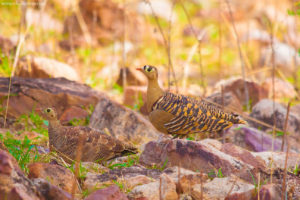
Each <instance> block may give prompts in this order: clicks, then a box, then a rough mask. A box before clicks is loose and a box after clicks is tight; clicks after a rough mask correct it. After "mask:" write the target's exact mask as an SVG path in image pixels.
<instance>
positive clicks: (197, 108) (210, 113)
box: [137, 65, 246, 137]
mask: <svg viewBox="0 0 300 200" xmlns="http://www.w3.org/2000/svg"><path fill="white" fill-rule="evenodd" d="M137 70H140V71H142V72H143V73H144V74H145V75H146V77H147V79H148V88H147V110H148V112H149V120H150V121H151V123H152V124H153V125H154V127H155V128H156V129H157V130H159V131H161V132H163V133H165V134H172V135H174V136H175V137H177V136H183V135H187V134H191V133H204V132H208V133H212V132H220V131H222V130H225V129H228V128H229V127H231V126H232V125H233V124H246V122H245V121H244V120H242V119H239V118H238V115H236V114H229V113H225V112H223V111H221V110H219V109H218V108H216V107H214V106H211V105H208V104H207V103H206V102H205V101H204V100H196V99H193V98H190V97H187V96H184V95H179V94H173V93H170V92H164V91H163V90H162V89H161V88H160V86H159V84H158V72H157V68H156V67H153V66H149V65H145V66H144V67H143V68H137Z"/></svg>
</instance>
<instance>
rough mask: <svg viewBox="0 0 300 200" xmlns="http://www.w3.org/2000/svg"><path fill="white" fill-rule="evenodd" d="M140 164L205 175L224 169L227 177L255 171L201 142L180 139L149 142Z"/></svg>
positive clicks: (223, 171)
mask: <svg viewBox="0 0 300 200" xmlns="http://www.w3.org/2000/svg"><path fill="white" fill-rule="evenodd" d="M140 163H141V164H144V165H146V166H153V165H158V166H163V165H166V166H167V167H168V166H180V167H183V168H186V169H190V170H193V171H196V170H198V171H201V172H205V173H208V172H211V171H212V170H214V169H220V168H222V173H223V174H224V175H226V176H227V175H229V174H231V173H235V174H236V173H243V172H245V171H244V170H252V169H253V167H252V166H250V165H248V164H246V163H244V162H242V161H241V160H239V159H236V158H234V157H232V156H230V155H228V154H225V153H223V152H221V151H219V150H218V149H216V148H214V147H213V146H210V145H208V144H205V143H202V142H201V141H200V142H196V141H188V140H179V139H173V140H164V141H160V142H157V141H152V142H149V143H148V144H146V146H145V149H144V151H143V152H142V154H141V156H140Z"/></svg>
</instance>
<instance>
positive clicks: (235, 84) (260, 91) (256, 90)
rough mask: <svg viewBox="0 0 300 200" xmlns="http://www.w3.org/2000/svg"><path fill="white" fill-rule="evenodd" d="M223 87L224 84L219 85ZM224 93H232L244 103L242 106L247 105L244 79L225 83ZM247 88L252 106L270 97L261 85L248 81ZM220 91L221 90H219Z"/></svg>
mask: <svg viewBox="0 0 300 200" xmlns="http://www.w3.org/2000/svg"><path fill="white" fill-rule="evenodd" d="M219 85H222V83H219ZM223 85H224V92H225V93H226V92H232V93H233V94H234V95H235V96H236V97H237V98H238V99H239V100H240V102H241V103H242V105H246V98H245V86H244V85H245V84H244V81H243V79H233V80H228V81H225V82H224V83H223ZM246 86H247V89H248V96H249V100H251V105H252V106H253V105H255V104H256V103H257V102H258V101H260V100H261V99H263V98H267V97H268V92H267V90H266V89H265V88H263V87H261V86H260V85H259V84H257V83H255V82H253V81H248V80H247V81H246ZM219 91H220V90H219Z"/></svg>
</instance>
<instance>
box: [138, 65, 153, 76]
mask: <svg viewBox="0 0 300 200" xmlns="http://www.w3.org/2000/svg"><path fill="white" fill-rule="evenodd" d="M136 69H137V70H139V71H141V72H143V74H145V75H146V77H147V78H148V79H149V80H155V79H157V78H158V72H157V69H156V67H153V66H151V65H145V66H144V67H142V68H136Z"/></svg>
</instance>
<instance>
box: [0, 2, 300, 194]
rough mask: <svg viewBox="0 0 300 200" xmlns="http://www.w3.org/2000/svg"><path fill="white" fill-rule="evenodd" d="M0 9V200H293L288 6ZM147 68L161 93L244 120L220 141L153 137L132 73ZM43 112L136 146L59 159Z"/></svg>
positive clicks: (298, 101)
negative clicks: (153, 69) (91, 157)
mask: <svg viewBox="0 0 300 200" xmlns="http://www.w3.org/2000/svg"><path fill="white" fill-rule="evenodd" d="M7 2H8V4H7V5H8V7H5V6H7V5H6V4H5V3H2V2H1V3H0V13H1V15H0V50H1V51H0V200H2V199H8V200H10V199H12V200H31V199H34V200H64V199H87V200H97V199H101V200H102V199H103V200H177V199H180V200H204V199H209V200H210V199H212V200H219V199H226V200H230V199H231V200H236V199H239V200H257V199H261V200H263V199H264V200H279V199H300V169H299V168H300V93H299V88H300V82H299V80H300V79H299V76H300V70H299V69H300V68H299V64H300V57H299V55H300V51H299V45H300V40H299V38H300V37H299V22H298V21H297V17H298V16H299V12H298V11H299V3H295V2H294V1H290V0H282V1H276V2H275V3H274V2H273V1H268V0H264V1H258V0H252V1H243V3H241V1H239V0H231V1H228V2H230V3H229V4H230V6H231V10H229V9H228V5H227V4H226V2H227V1H224V2H219V1H216V2H215V1H196V0H193V1H192V0H191V1H170V0H149V1H147V2H148V3H147V2H146V1H141V0H128V1H123V3H121V1H118V0H106V1H98V0H80V1H76V2H77V3H73V1H70V0H66V1H58V0H49V1H47V3H46V5H44V6H43V5H41V4H39V1H27V2H29V3H32V4H28V6H27V7H26V9H25V7H22V6H17V4H9V3H10V1H7ZM149 2H150V4H151V6H152V7H151V6H149V5H150V4H149ZM182 2H183V3H182ZM12 5H13V6H12ZM153 11H154V12H153ZM16 16H17V17H16ZM274 16H276V17H274ZM17 20H19V21H17ZM233 27H235V28H233ZM270 27H271V28H270ZM160 29H161V30H162V32H161V30H160ZM234 29H236V30H235V31H237V33H235V31H234ZM22 38H23V39H24V41H23V43H22V42H21V41H22ZM166 38H167V40H168V41H169V42H170V47H171V49H170V52H169V50H168V44H166V41H165V40H166ZM236 38H238V39H239V40H237V41H236ZM168 41H167V42H168ZM238 47H240V48H241V49H239V48H238ZM238 49H239V50H240V51H241V52H239V51H238ZM18 50H19V51H18ZM166 50H167V51H166ZM18 53H19V54H18ZM241 57H242V58H241ZM15 61H17V62H15ZM171 61H172V63H173V65H174V66H173V67H174V74H175V75H176V76H175V77H174V76H173V75H172V73H171V75H170V72H168V71H169V70H171V68H169V66H170V62H171ZM145 64H153V65H156V66H157V67H158V69H159V81H161V85H163V86H164V88H166V90H167V88H168V89H170V90H171V91H173V92H176V90H177V89H178V91H179V93H181V94H186V95H189V96H193V97H195V98H204V99H205V100H206V101H207V103H209V104H213V105H215V106H218V107H220V108H222V109H224V110H225V111H227V112H235V113H238V114H239V115H241V117H242V118H244V119H245V120H246V121H247V122H248V124H247V125H238V126H233V127H231V128H230V129H229V130H227V131H225V132H224V133H222V134H221V135H217V134H214V133H208V134H201V135H194V134H193V135H188V136H187V137H186V138H183V139H171V137H168V136H164V135H162V134H161V133H159V132H158V131H157V130H156V129H155V128H154V127H153V126H152V125H151V123H150V122H149V120H148V118H147V114H148V113H147V110H146V88H147V86H146V85H147V80H146V79H145V77H144V76H142V75H141V73H140V72H138V71H136V70H134V68H135V67H141V66H143V65H145ZM241 66H242V68H243V70H245V75H246V78H245V79H243V78H241V74H242V72H241V71H242V70H241ZM12 75H13V76H12ZM11 76H12V78H11V79H10V78H8V77H11ZM176 86H178V88H176ZM245 88H247V90H245ZM273 89H274V91H275V95H274V91H273ZM8 91H9V92H8ZM247 96H248V98H246V97H247ZM288 102H292V103H291V104H290V106H288ZM49 106H50V107H54V108H55V109H56V110H57V112H58V118H59V120H60V122H61V123H62V124H63V125H66V126H79V125H80V126H89V127H91V128H94V129H97V130H99V131H102V132H104V133H105V134H109V135H111V136H113V137H115V138H118V139H119V140H122V141H124V142H126V143H131V144H133V145H134V146H136V147H137V148H138V150H139V152H138V153H137V154H132V155H127V156H124V157H118V158H114V159H112V160H109V161H105V162H101V163H99V162H95V163H94V162H76V161H72V162H71V163H70V162H69V161H68V162H67V161H65V160H64V159H63V158H62V157H61V156H60V155H59V154H58V153H57V152H55V151H51V150H50V148H49V140H48V130H47V128H48V125H49V123H48V121H46V120H45V119H44V118H43V116H42V114H41V113H39V112H37V110H38V109H41V108H46V107H49Z"/></svg>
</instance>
